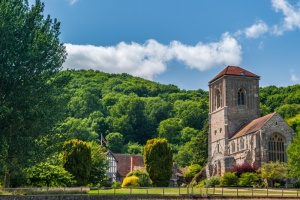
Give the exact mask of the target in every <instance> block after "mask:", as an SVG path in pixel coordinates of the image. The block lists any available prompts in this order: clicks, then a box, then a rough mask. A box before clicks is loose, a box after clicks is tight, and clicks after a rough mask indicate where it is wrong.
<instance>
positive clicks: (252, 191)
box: [88, 187, 300, 197]
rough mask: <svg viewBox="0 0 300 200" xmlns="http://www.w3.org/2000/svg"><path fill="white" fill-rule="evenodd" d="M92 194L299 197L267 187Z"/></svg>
mask: <svg viewBox="0 0 300 200" xmlns="http://www.w3.org/2000/svg"><path fill="white" fill-rule="evenodd" d="M88 194H90V195H123V196H124V195H136V196H180V195H203V196H207V195H209V196H248V197H252V196H253V197H258V196H259V197H267V196H269V197H282V196H283V197H298V196H300V194H298V190H296V189H265V188H199V187H198V188H196V187H194V188H191V187H189V188H151V187H149V188H119V189H96V190H90V192H89V193H88Z"/></svg>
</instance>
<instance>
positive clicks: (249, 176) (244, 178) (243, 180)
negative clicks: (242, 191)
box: [239, 172, 259, 186]
mask: <svg viewBox="0 0 300 200" xmlns="http://www.w3.org/2000/svg"><path fill="white" fill-rule="evenodd" d="M258 180H259V178H258V175H257V174H256V173H253V172H246V173H243V174H242V175H241V177H240V178H239V184H240V185H241V186H252V185H253V183H254V182H257V181H258Z"/></svg>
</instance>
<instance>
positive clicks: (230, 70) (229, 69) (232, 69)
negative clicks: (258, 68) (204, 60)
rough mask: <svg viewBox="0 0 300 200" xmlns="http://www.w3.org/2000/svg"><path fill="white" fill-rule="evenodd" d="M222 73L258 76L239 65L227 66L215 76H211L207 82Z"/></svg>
mask: <svg viewBox="0 0 300 200" xmlns="http://www.w3.org/2000/svg"><path fill="white" fill-rule="evenodd" d="M224 75H232V76H248V77H256V78H259V76H257V75H256V74H253V73H252V72H249V71H247V70H245V69H243V68H241V67H238V66H227V67H226V68H225V69H223V70H222V71H221V72H220V73H219V74H218V75H217V76H216V77H215V78H213V79H212V80H211V81H209V83H211V82H213V81H215V80H217V79H218V78H221V77H222V76H224Z"/></svg>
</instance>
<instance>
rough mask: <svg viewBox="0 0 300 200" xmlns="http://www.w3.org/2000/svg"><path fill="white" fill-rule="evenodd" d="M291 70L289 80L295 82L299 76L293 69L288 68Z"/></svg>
mask: <svg viewBox="0 0 300 200" xmlns="http://www.w3.org/2000/svg"><path fill="white" fill-rule="evenodd" d="M290 72H291V81H293V82H297V81H298V80H299V77H298V76H297V75H296V74H295V71H294V70H290Z"/></svg>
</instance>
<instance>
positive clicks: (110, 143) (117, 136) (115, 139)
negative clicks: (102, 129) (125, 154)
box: [105, 133, 124, 153]
mask: <svg viewBox="0 0 300 200" xmlns="http://www.w3.org/2000/svg"><path fill="white" fill-rule="evenodd" d="M105 138H106V141H107V145H106V147H107V148H108V149H109V150H110V151H112V152H114V153H121V151H122V149H123V145H124V139H123V135H122V134H121V133H109V134H108V135H107V136H106V137H105Z"/></svg>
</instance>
